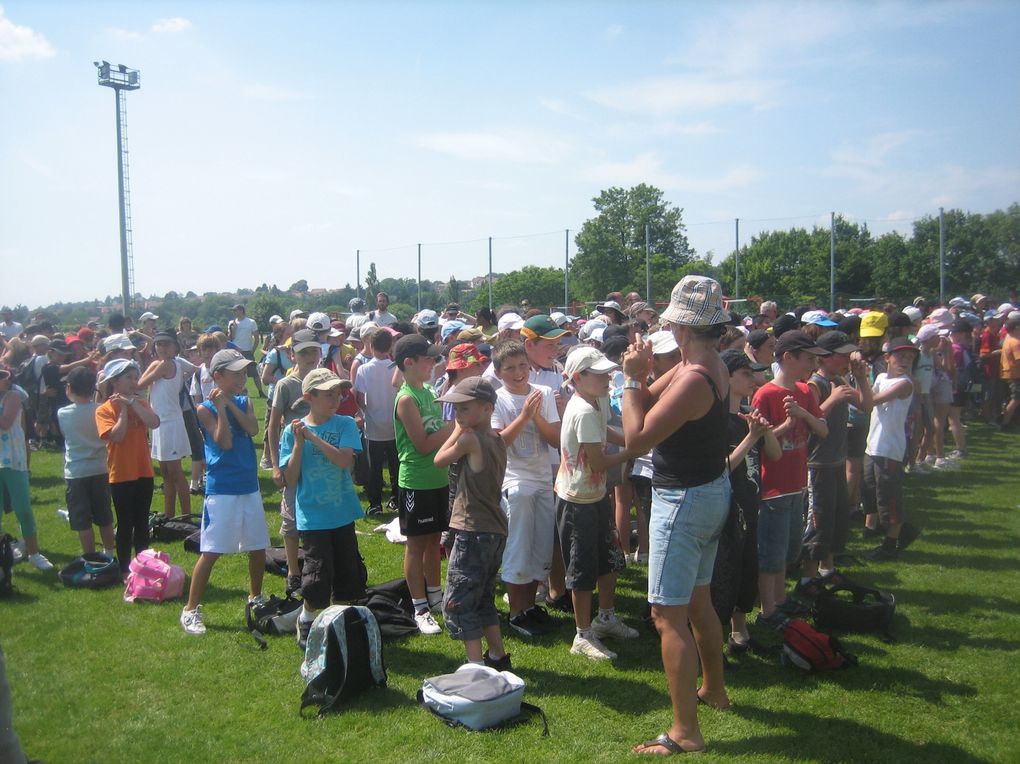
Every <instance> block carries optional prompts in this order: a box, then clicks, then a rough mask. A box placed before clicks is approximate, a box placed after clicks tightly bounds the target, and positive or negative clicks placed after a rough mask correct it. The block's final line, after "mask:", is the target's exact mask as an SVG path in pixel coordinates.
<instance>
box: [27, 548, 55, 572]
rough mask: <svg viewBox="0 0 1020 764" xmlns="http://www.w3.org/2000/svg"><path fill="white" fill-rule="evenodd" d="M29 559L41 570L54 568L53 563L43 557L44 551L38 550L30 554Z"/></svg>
mask: <svg viewBox="0 0 1020 764" xmlns="http://www.w3.org/2000/svg"><path fill="white" fill-rule="evenodd" d="M28 561H29V562H30V563H32V564H33V565H34V566H35V567H37V568H38V569H39V570H53V563H52V562H50V561H49V560H47V559H46V558H45V557H43V554H42V552H36V553H35V554H30V555H29V556H28Z"/></svg>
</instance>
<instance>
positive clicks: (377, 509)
mask: <svg viewBox="0 0 1020 764" xmlns="http://www.w3.org/2000/svg"><path fill="white" fill-rule="evenodd" d="M381 514H382V507H381V506H380V505H379V504H373V505H372V506H371V507H369V508H368V516H369V517H374V516H375V515H381Z"/></svg>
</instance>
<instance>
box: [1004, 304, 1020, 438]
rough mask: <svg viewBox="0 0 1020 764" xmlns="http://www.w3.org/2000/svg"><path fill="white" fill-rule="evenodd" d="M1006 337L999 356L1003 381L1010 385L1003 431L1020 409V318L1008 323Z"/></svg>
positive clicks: (1012, 319)
mask: <svg viewBox="0 0 1020 764" xmlns="http://www.w3.org/2000/svg"><path fill="white" fill-rule="evenodd" d="M1005 329H1006V337H1005V339H1004V340H1003V341H1002V354H1001V355H1000V356H999V358H1000V361H999V362H1000V364H1001V367H1000V368H1001V370H1002V371H1001V375H1002V379H1003V380H1004V381H1005V382H1006V384H1008V385H1009V403H1008V404H1007V405H1006V412H1005V413H1004V414H1003V415H1002V424H1001V427H1002V429H1006V428H1007V427H1009V424H1010V422H1012V421H1013V416H1014V415H1015V414H1016V410H1017V409H1018V408H1020V318H1011V319H1009V321H1007V322H1006V326H1005Z"/></svg>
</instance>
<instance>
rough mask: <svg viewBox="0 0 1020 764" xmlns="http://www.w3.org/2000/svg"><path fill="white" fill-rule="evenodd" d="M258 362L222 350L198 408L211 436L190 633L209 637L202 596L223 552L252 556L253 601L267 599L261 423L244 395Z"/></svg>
mask: <svg viewBox="0 0 1020 764" xmlns="http://www.w3.org/2000/svg"><path fill="white" fill-rule="evenodd" d="M251 363H253V361H250V360H248V359H247V358H245V357H244V356H243V355H241V354H240V353H239V352H238V351H236V350H220V351H218V352H217V353H216V355H214V356H213V357H212V360H211V361H210V362H209V372H210V373H211V374H212V378H213V382H214V383H215V384H216V386H215V387H214V388H213V390H212V392H211V393H210V394H209V398H208V399H207V400H204V401H202V405H200V406H199V407H198V422H199V424H201V425H202V431H203V433H204V435H205V464H206V481H205V507H204V508H203V510H202V540H201V542H200V547H199V548H200V549H201V552H202V554H201V555H200V556H199V558H198V562H196V563H195V570H194V571H193V572H192V574H191V589H190V591H189V593H188V604H187V605H185V606H184V610H183V611H181V626H183V627H184V630H185V631H186V632H187V633H189V634H205V624H204V623H203V621H202V609H201V608H202V606H201V604H200V603H201V601H202V595H203V594H204V593H205V587H206V585H207V584H208V583H209V574H210V573H212V569H213V565H215V564H216V560H217V559H218V558H219V556H220V555H221V554H230V553H234V552H247V553H248V579H249V582H250V588H249V594H248V601H249V602H251V603H258V602H260V601H262V599H263V596H262V576H263V575H264V574H265V572H266V547H267V546H269V529H268V528H267V527H266V515H265V510H264V509H263V507H262V495H261V494H260V493H259V478H258V459H257V458H256V456H255V441H254V440H253V439H254V437H255V436H256V435H258V432H259V422H258V419H257V418H256V416H255V410H254V409H253V407H252V405H251V403H250V402H249V401H248V396H246V395H244V392H245V383H246V380H247V378H248V377H247V374H246V370H247V368H248V366H249V364H251Z"/></svg>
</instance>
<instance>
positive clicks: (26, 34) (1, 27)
mask: <svg viewBox="0 0 1020 764" xmlns="http://www.w3.org/2000/svg"><path fill="white" fill-rule="evenodd" d="M55 55H57V50H56V48H54V47H53V46H52V45H51V44H50V41H49V40H47V39H46V37H45V36H44V35H43V34H41V33H39V32H36V31H35V30H33V29H32V28H31V27H26V26H21V25H20V24H15V23H14V22H13V21H11V20H10V19H9V18H7V14H6V13H5V12H4V8H3V6H2V5H0V61H26V60H32V59H41V58H52V57H53V56H55Z"/></svg>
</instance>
